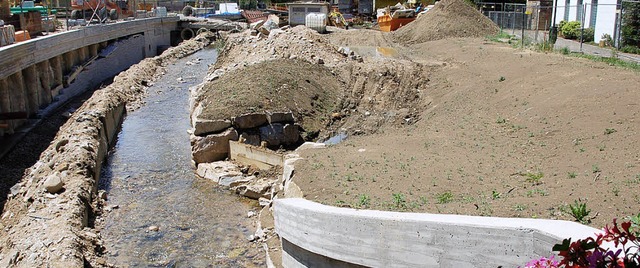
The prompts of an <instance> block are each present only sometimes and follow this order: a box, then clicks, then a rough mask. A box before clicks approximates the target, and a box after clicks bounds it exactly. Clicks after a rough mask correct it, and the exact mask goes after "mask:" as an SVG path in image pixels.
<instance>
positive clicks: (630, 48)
mask: <svg viewBox="0 0 640 268" xmlns="http://www.w3.org/2000/svg"><path fill="white" fill-rule="evenodd" d="M620 51H621V52H624V53H632V54H640V47H634V46H623V47H622V48H620Z"/></svg>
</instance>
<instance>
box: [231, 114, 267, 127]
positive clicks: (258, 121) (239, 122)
mask: <svg viewBox="0 0 640 268" xmlns="http://www.w3.org/2000/svg"><path fill="white" fill-rule="evenodd" d="M266 123H267V115H265V114H245V115H241V116H238V117H235V118H233V126H234V127H236V128H239V129H247V128H254V127H259V126H262V125H264V124H266Z"/></svg>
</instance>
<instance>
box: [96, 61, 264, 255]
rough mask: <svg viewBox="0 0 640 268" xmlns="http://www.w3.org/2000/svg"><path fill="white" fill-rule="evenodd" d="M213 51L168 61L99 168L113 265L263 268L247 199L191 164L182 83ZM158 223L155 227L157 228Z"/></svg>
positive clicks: (194, 77) (203, 68) (200, 70)
mask: <svg viewBox="0 0 640 268" xmlns="http://www.w3.org/2000/svg"><path fill="white" fill-rule="evenodd" d="M216 57H217V52H216V50H213V49H205V50H202V51H200V52H198V53H195V54H193V55H191V56H189V57H186V58H184V59H182V60H180V61H178V62H177V63H175V64H173V65H170V66H168V67H167V71H166V75H164V76H163V77H162V78H161V79H159V80H158V81H156V82H155V84H154V85H153V86H151V87H150V88H149V89H148V91H149V93H150V94H149V96H148V97H147V98H146V103H147V104H146V105H145V106H143V107H142V108H140V109H139V110H136V111H134V112H131V113H129V114H128V115H127V116H126V118H125V120H124V122H123V124H122V130H121V132H120V133H119V134H118V141H117V143H116V145H115V146H114V148H113V149H112V151H111V154H110V156H109V158H108V162H107V163H105V165H104V167H103V170H102V178H101V183H100V188H101V189H104V190H106V191H107V193H108V201H107V203H108V207H113V206H117V208H116V209H113V210H112V211H111V212H110V213H109V214H108V216H107V217H106V220H105V226H104V229H103V230H102V237H103V239H104V241H105V246H106V247H107V259H108V261H109V262H110V263H113V264H115V265H117V266H118V267H264V266H265V261H264V256H263V255H264V253H263V252H262V251H261V250H260V249H259V248H258V247H257V245H254V244H250V243H249V242H247V237H248V236H249V235H250V234H252V233H253V232H254V231H255V226H254V222H253V221H254V219H249V218H247V212H248V211H250V210H254V211H257V210H258V208H257V207H256V204H255V202H254V201H250V200H247V199H244V198H241V197H238V196H236V195H235V194H232V193H230V192H229V191H227V190H223V189H220V188H219V187H218V186H217V184H215V183H213V182H211V181H208V180H205V179H201V178H198V177H197V176H196V175H195V174H194V168H193V166H192V164H191V149H190V148H191V147H190V144H189V134H187V132H186V130H187V129H188V128H189V127H190V125H189V111H188V99H189V87H190V86H193V85H196V84H197V83H199V82H201V81H202V78H203V77H204V76H205V75H206V72H207V65H208V64H213V63H214V62H215V60H216ZM156 227H157V231H156Z"/></svg>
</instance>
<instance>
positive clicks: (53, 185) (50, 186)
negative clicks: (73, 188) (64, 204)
mask: <svg viewBox="0 0 640 268" xmlns="http://www.w3.org/2000/svg"><path fill="white" fill-rule="evenodd" d="M43 186H44V189H45V190H47V192H49V193H52V194H55V193H57V192H59V191H60V190H62V186H64V183H63V182H62V180H61V179H60V175H59V174H53V175H49V176H48V177H47V179H46V180H45V181H44V184H43Z"/></svg>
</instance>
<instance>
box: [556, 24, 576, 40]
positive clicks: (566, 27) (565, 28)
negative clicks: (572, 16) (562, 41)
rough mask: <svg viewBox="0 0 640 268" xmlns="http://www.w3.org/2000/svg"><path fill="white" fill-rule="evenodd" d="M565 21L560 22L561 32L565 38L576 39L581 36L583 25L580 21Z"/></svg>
mask: <svg viewBox="0 0 640 268" xmlns="http://www.w3.org/2000/svg"><path fill="white" fill-rule="evenodd" d="M563 22H564V21H562V22H560V33H561V34H562V36H563V37H564V38H567V39H574V40H575V39H578V38H580V28H581V25H580V22H579V21H570V22H565V23H563Z"/></svg>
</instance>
